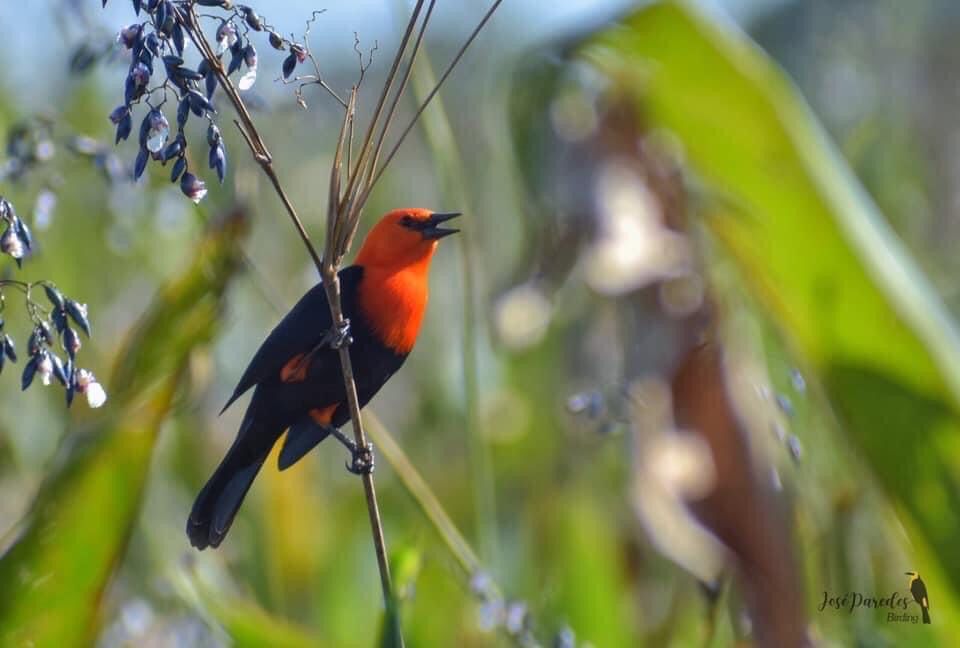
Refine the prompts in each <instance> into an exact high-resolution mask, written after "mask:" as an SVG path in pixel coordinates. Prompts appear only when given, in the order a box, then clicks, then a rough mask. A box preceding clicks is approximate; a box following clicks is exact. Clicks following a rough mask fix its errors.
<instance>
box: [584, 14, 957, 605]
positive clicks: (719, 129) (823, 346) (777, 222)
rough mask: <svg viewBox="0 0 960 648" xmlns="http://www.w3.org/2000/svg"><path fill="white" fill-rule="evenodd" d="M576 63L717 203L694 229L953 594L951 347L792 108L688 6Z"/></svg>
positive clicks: (785, 92) (860, 201) (898, 250)
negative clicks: (741, 287)
mask: <svg viewBox="0 0 960 648" xmlns="http://www.w3.org/2000/svg"><path fill="white" fill-rule="evenodd" d="M581 54H582V56H583V57H584V59H585V60H586V61H588V62H590V63H591V64H592V65H593V66H594V67H595V68H596V69H597V70H599V71H600V72H601V73H602V74H604V75H605V76H606V77H607V78H609V79H610V80H611V81H612V82H613V84H614V87H615V88H617V89H618V90H619V91H620V92H621V93H622V94H623V95H625V96H627V97H629V98H630V99H631V100H632V101H634V102H635V105H636V107H637V116H638V119H640V120H641V121H642V122H643V123H644V125H645V126H646V127H648V128H664V129H667V130H669V131H670V132H672V133H673V134H675V135H676V136H677V137H678V138H679V140H680V142H681V143H682V147H683V150H684V154H685V159H686V162H687V164H688V165H689V166H690V168H691V169H692V170H693V171H694V172H695V173H696V174H697V176H698V177H699V178H701V179H702V180H703V181H704V183H705V184H706V185H707V186H708V187H709V190H710V192H712V193H713V194H714V195H715V196H718V197H719V200H716V201H711V203H710V204H708V205H707V206H706V208H705V212H706V213H705V222H706V224H707V225H708V227H709V228H710V230H711V232H712V233H713V234H714V235H715V236H716V237H717V238H718V239H719V240H720V241H722V242H723V244H724V246H725V248H726V250H727V251H728V252H729V253H730V254H731V256H732V257H733V259H734V260H735V262H736V264H737V265H738V267H739V269H740V271H741V272H740V277H741V279H742V280H743V281H744V282H745V285H746V287H747V288H748V289H749V291H750V292H751V293H752V295H753V296H754V298H755V299H756V300H757V302H758V303H759V304H760V305H761V306H762V308H763V309H764V310H765V311H766V312H767V314H768V315H769V317H770V318H771V319H772V320H773V322H774V323H775V324H776V326H777V327H778V329H779V331H780V333H781V334H782V335H783V336H784V338H785V339H786V341H787V343H788V345H789V346H791V348H792V349H793V350H794V352H795V353H796V354H797V356H798V358H799V359H800V360H801V362H802V363H803V364H804V365H806V366H807V367H809V368H810V369H811V370H812V371H813V373H814V374H815V375H816V377H817V378H818V379H819V381H820V384H822V385H823V387H824V388H825V391H826V394H827V396H828V398H829V400H830V403H831V405H832V406H833V407H834V408H835V412H836V415H837V417H838V419H839V422H840V424H841V425H842V426H843V427H844V428H845V429H846V430H847V431H848V432H849V434H850V436H851V437H852V439H853V440H854V442H855V445H856V447H857V449H858V450H859V452H860V453H862V454H863V456H864V457H865V458H866V460H867V461H868V463H869V465H870V466H871V467H872V469H873V471H874V472H875V474H876V476H877V478H878V479H879V481H880V482H881V483H882V484H883V486H885V488H886V490H887V492H888V493H889V495H890V496H891V497H892V498H893V500H894V501H895V502H897V503H899V504H900V505H901V507H902V509H903V511H904V512H905V513H906V515H907V516H908V518H907V519H908V520H912V521H913V522H914V523H915V525H916V528H915V530H916V531H918V532H919V534H914V538H913V540H914V541H916V542H918V543H919V544H920V546H921V547H922V546H923V544H924V542H926V543H929V545H930V547H931V549H932V554H933V556H934V557H935V559H936V561H937V563H938V564H939V566H940V567H941V568H942V570H943V573H944V574H945V575H946V577H947V578H948V579H949V583H950V584H951V585H952V586H953V590H954V591H955V592H956V591H960V553H958V552H957V551H956V543H957V541H958V539H960V516H958V515H957V511H960V445H958V444H960V398H958V396H960V389H958V387H960V341H958V336H957V331H956V328H955V325H954V324H953V322H952V320H951V319H950V317H949V315H948V314H947V312H946V311H945V308H944V306H943V305H942V303H941V302H940V300H939V299H938V298H937V297H936V296H935V294H934V293H933V291H932V290H931V287H930V285H929V283H928V281H927V280H926V279H925V278H924V277H923V276H922V275H921V273H920V272H919V271H918V269H917V268H916V265H915V263H914V262H913V261H912V260H911V259H910V258H909V257H908V256H907V254H906V253H905V252H904V250H903V248H902V246H901V245H900V243H899V241H898V240H897V239H896V238H895V236H894V235H893V234H892V232H891V230H890V228H889V226H888V225H887V223H886V222H885V221H884V219H883V217H882V216H881V215H880V214H879V213H878V212H877V210H876V208H875V207H874V205H873V203H872V202H871V201H870V199H869V198H868V197H867V196H866V194H865V193H864V192H863V191H862V189H861V188H860V186H859V184H858V183H857V181H856V180H855V179H854V178H853V176H852V174H851V173H850V171H849V170H848V168H847V167H846V166H845V164H844V163H843V162H842V161H841V160H840V158H839V157H838V155H837V154H836V152H835V150H834V148H833V147H832V145H831V144H830V143H829V142H828V140H827V138H826V137H825V135H824V133H823V130H822V129H821V127H820V126H819V124H818V123H817V121H816V120H815V119H814V117H813V116H812V115H811V113H810V112H809V110H808V109H807V107H806V105H805V104H804V102H803V100H802V99H801V98H800V97H799V96H798V94H797V92H796V91H795V90H794V88H793V87H792V86H791V85H790V84H789V82H788V81H787V80H786V79H785V77H784V76H783V75H782V74H781V73H780V71H779V70H778V69H777V68H776V67H775V66H774V65H773V64H772V63H771V62H770V61H769V60H768V59H767V58H766V57H765V56H764V54H763V53H762V52H760V51H759V50H758V49H757V48H756V47H754V46H753V45H752V44H751V43H750V42H749V41H748V40H747V39H746V38H745V37H744V36H743V35H741V34H740V33H737V32H736V31H735V30H733V29H727V28H726V25H723V24H722V23H718V22H717V21H715V20H712V19H709V18H708V17H706V16H704V15H701V14H699V13H698V12H697V11H695V10H693V9H692V8H691V7H690V5H688V4H685V3H680V2H676V3H674V2H667V3H657V4H654V5H652V6H651V7H649V8H647V9H645V10H642V11H640V12H638V13H636V14H634V15H633V16H632V17H630V18H629V19H627V20H626V21H624V22H623V24H622V25H621V26H618V27H616V28H614V29H612V30H610V31H608V32H606V33H605V34H603V35H601V36H600V37H598V38H597V39H595V40H594V41H592V42H591V43H590V44H589V45H588V46H586V47H585V48H584V49H583V50H581ZM918 560H919V558H918ZM894 569H895V570H898V571H903V570H902V569H900V567H899V566H896V567H895V568H894ZM931 580H932V581H933V584H932V585H930V582H931ZM927 582H928V587H931V588H932V589H934V590H939V591H941V592H944V595H943V596H945V595H946V591H945V590H946V588H947V587H948V584H947V582H943V581H940V580H939V579H937V578H936V577H935V576H934V575H933V573H931V574H930V579H928V581H927Z"/></svg>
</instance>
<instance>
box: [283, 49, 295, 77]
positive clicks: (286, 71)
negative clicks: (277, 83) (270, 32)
mask: <svg viewBox="0 0 960 648" xmlns="http://www.w3.org/2000/svg"><path fill="white" fill-rule="evenodd" d="M296 67H297V55H296V54H294V53H293V52H290V54H289V56H287V58H285V59H283V78H284V79H289V78H290V75H291V74H293V70H294V69H295V68H296Z"/></svg>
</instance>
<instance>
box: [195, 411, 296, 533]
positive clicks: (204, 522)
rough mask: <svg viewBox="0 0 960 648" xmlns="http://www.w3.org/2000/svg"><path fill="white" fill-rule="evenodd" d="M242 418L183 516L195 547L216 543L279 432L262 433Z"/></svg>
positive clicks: (231, 520)
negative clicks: (228, 444) (226, 446)
mask: <svg viewBox="0 0 960 648" xmlns="http://www.w3.org/2000/svg"><path fill="white" fill-rule="evenodd" d="M253 425H254V424H253V421H252V419H247V420H245V421H244V423H243V425H242V426H241V428H240V433H239V434H238V435H237V439H236V441H234V442H233V445H232V446H231V447H230V450H229V451H228V452H227V456H226V457H224V458H223V461H222V462H220V465H219V466H217V470H216V471H215V472H214V473H213V476H212V477H210V479H209V481H207V483H206V485H205V486H204V487H203V490H201V491H200V494H199V495H197V499H196V501H195V502H194V503H193V509H192V510H191V511H190V517H189V519H188V520H187V536H188V537H189V538H190V544H192V545H193V546H194V547H196V548H197V549H206V548H207V547H214V548H216V547H217V546H219V545H220V543H221V542H222V541H223V538H224V537H225V536H226V535H227V531H229V530H230V525H231V524H232V523H233V518H234V517H235V516H236V514H237V510H238V509H239V508H240V504H242V503H243V498H244V497H245V496H246V494H247V491H248V490H250V485H251V484H253V480H254V478H255V477H256V476H257V473H258V472H259V471H260V467H261V466H262V465H263V462H264V461H266V459H267V455H268V454H269V453H270V448H272V447H273V444H274V442H276V439H277V437H278V436H279V435H272V440H271V435H268V434H263V433H262V431H260V430H254V429H250V428H252V427H253Z"/></svg>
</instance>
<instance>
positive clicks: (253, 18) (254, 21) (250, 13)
mask: <svg viewBox="0 0 960 648" xmlns="http://www.w3.org/2000/svg"><path fill="white" fill-rule="evenodd" d="M237 9H239V10H240V11H241V12H242V13H243V19H244V20H245V21H246V22H247V24H248V25H250V29H252V30H253V31H263V21H262V20H260V16H258V15H257V12H256V11H254V10H253V9H252V8H251V7H248V6H246V5H240V6H239V7H237Z"/></svg>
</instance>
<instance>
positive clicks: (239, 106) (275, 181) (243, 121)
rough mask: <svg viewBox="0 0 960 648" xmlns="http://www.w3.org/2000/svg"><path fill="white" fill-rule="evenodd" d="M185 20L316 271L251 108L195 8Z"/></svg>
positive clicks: (300, 224) (312, 254)
mask: <svg viewBox="0 0 960 648" xmlns="http://www.w3.org/2000/svg"><path fill="white" fill-rule="evenodd" d="M186 21H187V22H186V25H185V26H186V28H187V29H186V32H187V35H188V36H189V37H190V40H191V41H193V44H194V45H196V47H197V49H198V50H200V54H201V55H202V56H203V58H204V59H206V61H207V64H208V65H209V66H210V69H211V70H212V71H213V73H214V75H216V77H217V81H219V83H220V87H221V88H223V91H224V93H225V94H226V95H227V98H228V99H229V100H230V103H231V104H232V105H233V108H234V110H236V111H237V116H238V117H239V119H240V121H239V123H238V124H237V127H238V128H239V129H240V133H241V134H242V135H243V139H244V140H245V141H246V142H247V145H248V146H249V147H250V152H251V153H253V158H254V160H256V161H257V164H259V165H260V168H261V169H263V172H264V174H265V175H266V176H267V178H268V179H269V180H270V184H272V185H273V189H274V191H276V193H277V196H278V197H279V198H280V202H282V203H283V207H284V210H285V211H286V212H287V215H288V216H289V217H290V220H291V221H292V222H293V226H294V227H295V228H296V230H297V233H298V234H299V235H300V240H301V241H303V244H304V245H305V246H306V248H307V251H308V252H309V253H310V257H311V258H312V259H313V263H314V265H315V266H316V267H317V271H318V272H319V271H320V267H321V261H320V255H319V254H317V250H316V248H315V247H314V246H313V243H312V242H311V241H310V235H309V234H307V230H306V228H305V227H304V226H303V222H302V221H301V220H300V217H299V216H298V215H297V210H296V209H295V208H294V206H293V203H291V202H290V197H289V196H288V195H287V192H286V191H285V190H284V189H283V186H282V185H281V183H280V178H279V177H278V176H277V172H276V170H275V169H274V168H273V157H272V156H271V155H270V151H269V150H268V149H267V145H266V144H265V143H264V141H263V138H262V137H261V135H260V131H259V130H257V127H256V125H254V123H253V118H252V117H251V116H250V111H248V110H247V106H246V104H244V103H243V99H242V98H241V97H240V93H239V91H238V90H237V88H236V86H234V85H233V82H232V81H231V80H230V77H228V76H227V71H226V70H225V69H224V67H223V63H222V62H221V61H220V58H219V57H218V56H216V55H215V54H214V53H213V49H212V48H211V47H210V42H209V41H208V40H207V37H206V35H205V34H204V33H203V30H202V29H201V28H200V21H199V19H198V18H197V14H196V9H195V7H192V6H191V8H190V11H189V12H187V13H186Z"/></svg>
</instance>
